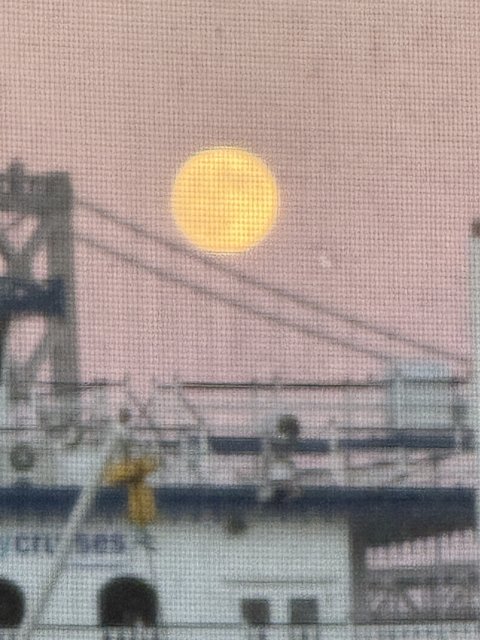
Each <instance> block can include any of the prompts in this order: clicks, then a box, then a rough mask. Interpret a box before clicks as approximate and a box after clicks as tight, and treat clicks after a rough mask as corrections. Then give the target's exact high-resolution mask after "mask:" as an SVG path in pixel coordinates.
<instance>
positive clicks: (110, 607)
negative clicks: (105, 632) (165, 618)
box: [99, 577, 157, 627]
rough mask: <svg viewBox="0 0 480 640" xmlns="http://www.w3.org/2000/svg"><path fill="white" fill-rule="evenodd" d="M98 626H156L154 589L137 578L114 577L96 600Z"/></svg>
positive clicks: (155, 596)
mask: <svg viewBox="0 0 480 640" xmlns="http://www.w3.org/2000/svg"><path fill="white" fill-rule="evenodd" d="M99 609H100V624H101V626H102V627H134V626H136V625H143V626H145V627H154V626H156V624H157V595H156V593H155V590H154V589H153V588H152V587H151V586H150V585H148V584H147V583H146V582H144V581H143V580H140V579H138V578H128V577H123V578H115V579H114V580H112V581H111V582H109V583H108V584H106V585H105V586H104V587H103V589H102V590H101V592H100V597H99Z"/></svg>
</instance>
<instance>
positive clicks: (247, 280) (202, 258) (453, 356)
mask: <svg viewBox="0 0 480 640" xmlns="http://www.w3.org/2000/svg"><path fill="white" fill-rule="evenodd" d="M75 202H76V204H77V205H78V206H80V207H83V208H85V209H88V210H90V211H92V212H93V213H96V214H97V215H99V216H101V217H103V218H104V219H106V220H109V221H110V222H114V223H116V224H118V225H119V226H122V227H124V228H125V229H128V230H129V231H132V232H133V233H135V234H136V235H138V236H140V237H142V238H146V239H148V240H150V241H152V240H153V241H154V242H157V243H159V244H161V245H163V246H164V247H167V248H168V249H169V250H171V251H173V252H176V253H180V254H183V255H186V256H188V257H189V258H191V259H193V260H196V261H197V262H199V263H201V264H203V265H205V266H207V267H209V268H211V269H214V270H216V271H218V272H221V273H224V274H226V275H229V276H231V277H233V278H234V279H236V280H237V281H239V282H241V283H242V284H247V285H249V286H252V287H255V288H257V289H259V290H260V291H264V292H265V293H270V294H273V295H276V296H278V297H279V298H283V299H284V300H288V301H289V302H293V303H295V304H297V305H299V306H302V307H304V308H306V309H311V310H313V311H317V312H319V313H322V314H324V315H326V316H330V317H331V318H335V319H336V320H341V321H342V322H345V323H347V324H350V325H352V326H354V327H357V328H358V329H361V330H363V331H367V332H370V333H373V334H376V335H378V336H382V337H383V338H386V339H387V340H390V341H392V342H399V343H403V344H405V345H408V346H410V347H414V348H416V349H419V350H421V351H424V352H425V353H429V354H431V355H434V356H437V357H439V356H440V357H442V358H446V359H447V360H451V361H452V360H453V361H456V362H464V363H468V362H470V358H468V357H467V356H461V355H459V354H457V353H454V352H452V351H449V350H447V349H442V348H440V347H436V346H435V345H432V344H428V343H425V342H422V341H420V340H416V339H415V338H411V337H409V336H405V335H404V334H402V333H400V332H398V331H394V330H392V329H387V328H386V327H382V326H380V325H377V324H374V323H371V322H367V321H366V320H362V319H361V318H358V317H356V316H353V315H351V314H347V313H345V312H344V311H340V310H339V309H335V308H332V307H330V306H327V305H325V304H322V303H320V302H317V301H315V300H312V299H309V298H307V297H305V296H303V295H300V294H297V293H294V292H292V291H288V290H287V289H283V288H282V287H278V286H276V285H273V284H270V283H267V282H265V281H263V280H260V279H258V278H255V277H253V276H250V275H248V274H246V273H244V272H243V271H240V270H239V269H236V268H235V267H232V266H230V265H226V264H223V263H219V262H216V261H215V260H213V259H212V258H211V257H209V256H206V255H203V254H200V253H198V252H197V251H195V250H194V249H191V248H190V247H187V246H185V245H184V244H181V243H179V242H175V241H174V240H169V239H167V238H164V237H163V236H161V235H160V234H158V233H154V232H152V231H149V230H147V229H146V228H145V227H143V226H141V225H138V224H136V223H134V222H131V221H130V220H127V219H126V218H123V217H121V216H119V215H118V214H117V213H116V212H114V211H111V210H108V209H105V208H104V207H101V206H98V205H97V204H95V203H94V202H91V201H88V200H84V199H77V200H76V201H75Z"/></svg>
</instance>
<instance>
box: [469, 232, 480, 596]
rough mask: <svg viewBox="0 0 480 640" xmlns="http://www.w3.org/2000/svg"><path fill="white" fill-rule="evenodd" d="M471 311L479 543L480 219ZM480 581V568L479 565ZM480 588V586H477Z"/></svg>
mask: <svg viewBox="0 0 480 640" xmlns="http://www.w3.org/2000/svg"><path fill="white" fill-rule="evenodd" d="M469 253H470V311H471V336H472V342H473V377H472V381H471V393H470V398H471V421H472V422H471V424H472V427H473V433H474V442H475V447H476V451H475V454H476V463H477V464H476V471H477V473H476V483H475V484H476V486H475V488H476V491H475V529H476V539H477V544H478V540H479V531H480V220H476V221H475V222H474V223H473V224H472V228H471V234H470V252H469ZM477 580H479V583H480V570H479V567H477ZM477 588H478V586H477Z"/></svg>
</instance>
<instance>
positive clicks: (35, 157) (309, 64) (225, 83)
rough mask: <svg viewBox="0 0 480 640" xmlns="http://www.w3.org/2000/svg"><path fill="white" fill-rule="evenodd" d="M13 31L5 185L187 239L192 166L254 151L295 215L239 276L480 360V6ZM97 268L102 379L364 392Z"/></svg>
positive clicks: (75, 17)
mask: <svg viewBox="0 0 480 640" xmlns="http://www.w3.org/2000/svg"><path fill="white" fill-rule="evenodd" d="M0 24H1V32H0V35H1V38H0V41H1V44H0V47H1V49H0V50H1V60H2V64H1V68H0V105H1V106H0V108H1V114H2V122H1V124H2V126H1V129H0V141H1V143H0V165H1V166H2V167H5V166H6V165H7V164H8V163H9V162H10V161H11V159H12V158H13V157H19V158H21V159H22V160H23V161H24V162H25V164H26V165H27V167H28V169H29V170H32V171H35V170H52V169H61V170H67V171H70V172H71V175H72V179H73V182H74V186H75V190H76V193H77V195H78V196H81V197H86V198H89V199H93V200H95V201H98V202H99V203H101V204H103V205H105V206H107V207H112V208H114V209H116V210H118V211H119V212H120V213H122V214H124V215H126V216H129V217H130V218H131V219H132V220H137V221H139V222H141V223H142V224H144V225H146V226H147V227H148V228H151V229H152V230H156V231H157V232H160V233H162V234H164V235H165V236H166V237H169V238H174V239H179V236H178V233H177V230H176V228H175V226H174V224H173V222H172V219H171V215H170V207H169V195H170V190H171V184H172V180H173V178H174V175H175V171H176V169H177V168H178V166H179V165H180V164H181V163H182V162H183V161H184V160H185V158H186V157H188V156H189V155H190V154H191V153H193V152H195V151H198V150H201V149H204V148H208V147H211V146H222V145H239V146H242V147H245V148H246V149H248V150H250V151H252V152H254V153H257V154H259V155H260V156H262V157H263V158H264V159H265V160H266V161H267V162H268V163H269V165H270V166H271V168H272V170H273V172H274V173H275V175H276V176H277V179H278V182H279V184H280V189H281V215H280V218H279V222H278V226H277V228H276V229H275V231H274V233H273V234H272V235H271V236H270V237H269V239H268V240H267V241H266V242H265V243H263V244H262V245H260V246H258V247H257V248H255V249H254V250H252V251H251V252H249V253H248V254H245V255H242V256H237V257H234V258H232V257H230V258H228V263H229V264H234V265H236V266H238V267H239V268H241V269H243V270H245V271H247V272H249V273H252V274H255V275H257V276H261V277H262V278H263V279H265V280H268V281H270V282H274V283H276V284H280V285H283V286H285V287H287V288H289V289H292V290H299V291H301V292H303V293H305V294H306V295H308V296H310V297H312V298H314V299H317V300H320V301H322V302H327V303H330V304H332V305H334V306H336V307H340V308H343V309H345V310H347V311H351V312H353V313H355V314H357V315H359V316H361V317H364V318H366V319H371V320H374V321H377V322H379V323H382V324H385V325H388V326H391V327H394V328H398V329H401V330H403V331H404V332H405V333H407V334H408V335H411V336H413V337H417V338H421V339H424V340H427V341H429V342H433V343H435V344H438V345H441V346H449V347H450V348H452V349H454V350H457V351H458V352H462V353H463V352H467V351H468V350H469V339H468V316H467V271H466V254H465V243H466V238H467V233H468V225H469V222H470V221H471V219H472V217H474V216H475V215H477V214H478V213H479V207H478V203H479V194H480V180H479V176H478V170H479V148H480V147H479V134H480V122H479V109H478V98H479V96H480V5H479V4H478V2H477V1H476V0H471V1H467V0H463V1H462V0H443V1H442V2H438V1H437V0H431V1H422V0H350V1H349V0H322V1H321V2H317V1H315V0H309V1H308V2H307V1H306V0H297V1H295V2H292V1H291V0H269V1H262V0H254V1H253V0H244V1H243V2H241V3H239V2H234V1H233V0H210V1H208V2H202V1H198V2H193V1H187V0H162V1H160V0H159V1H157V2H155V1H140V0H131V1H130V0H128V1H125V0H122V1H120V0H108V1H106V2H105V1H101V0H94V1H92V0H84V1H83V2H81V3H73V2H57V1H56V0H48V1H38V2H31V0H26V1H21V0H4V1H3V3H2V11H1V16H0ZM90 215H91V214H89V213H88V212H85V211H81V210H80V209H79V210H77V213H76V216H77V218H78V222H77V228H79V229H83V230H84V229H86V228H87V227H88V228H89V229H90V230H91V233H92V234H95V237H98V238H105V237H108V240H109V242H110V243H111V244H113V245H115V244H116V245H118V247H119V248H121V249H127V250H129V251H130V252H131V253H132V255H139V256H141V257H142V258H145V259H147V260H149V261H150V263H151V264H159V265H163V266H165V265H169V267H171V268H172V269H175V270H179V271H180V272H181V273H188V274H190V276H192V277H195V278H196V279H197V281H198V282H202V283H209V284H210V285H211V286H214V287H220V288H221V289H222V290H224V291H231V292H232V293H233V294H235V295H237V294H238V295H239V296H246V295H247V294H246V292H245V291H242V290H241V288H238V287H232V285H229V284H228V282H226V281H225V279H223V278H218V277H217V276H214V275H212V274H207V273H206V272H205V270H203V269H200V268H198V267H193V266H192V265H190V263H189V264H188V265H187V264H186V261H185V260H179V259H178V258H175V257H172V256H170V255H169V254H168V253H167V252H166V251H165V250H160V249H159V248H156V247H155V245H154V244H151V245H149V244H148V243H143V244H142V243H139V242H138V241H136V242H135V243H133V242H130V243H128V242H126V241H125V239H124V237H123V236H120V235H118V233H117V235H116V234H115V233H114V231H113V229H111V228H108V229H106V228H105V229H102V228H101V227H102V225H101V224H100V223H99V222H98V220H95V219H94V217H92V218H91V219H89V216H90ZM219 259H220V260H225V258H219ZM76 261H77V268H78V305H79V319H80V331H81V334H80V345H81V353H82V363H83V372H84V376H85V377H87V378H90V377H92V376H107V377H110V376H112V375H113V376H118V375H121V374H123V372H125V371H128V372H130V373H131V375H132V376H133V377H134V378H135V379H139V380H144V379H147V378H148V377H149V376H151V375H156V376H157V377H158V378H159V379H163V380H169V379H171V378H172V376H174V375H175V376H177V377H179V378H188V379H192V378H206V377H208V378H213V379H219V378H223V377H228V378H230V379H238V378H242V379H244V378H251V377H253V376H256V377H259V378H268V377H269V376H272V375H279V376H283V377H286V378H288V377H302V378H304V379H314V378H319V377H324V376H326V375H330V374H332V373H333V374H335V375H336V374H339V375H340V374H341V375H347V374H348V375H350V377H355V376H356V371H358V367H359V361H358V359H356V358H351V356H350V355H349V354H346V353H345V352H343V351H341V350H339V349H337V348H334V347H328V348H326V347H325V346H322V345H321V344H320V343H317V342H315V341H314V340H310V339H307V338H304V337H301V336H298V335H296V334H294V333H292V332H290V331H280V330H279V329H278V328H271V327H269V325H267V324H265V323H263V322H261V321H254V320H252V319H251V318H249V317H248V316H243V315H238V312H237V314H236V315H237V317H236V319H234V317H233V316H234V315H235V313H234V312H230V311H226V310H225V309H224V308H223V307H220V306H218V305H217V304H214V303H212V302H209V301H206V300H204V299H202V298H197V297H195V296H192V295H191V294H188V293H186V292H184V291H182V290H180V289H175V287H173V286H171V285H168V284H163V283H161V282H157V281H155V280H154V279H150V278H148V277H145V276H140V275H139V274H137V273H135V272H133V271H132V270H131V269H130V270H128V269H127V270H125V269H124V268H122V267H120V266H119V265H118V263H115V262H114V261H112V260H111V259H110V258H102V257H101V256H99V255H98V254H95V253H94V252H93V251H91V250H87V249H85V248H84V247H82V246H81V245H78V250H77V254H76ZM254 300H255V301H256V303H258V304H259V305H263V306H264V307H265V308H270V309H272V310H279V309H281V305H280V306H279V305H278V304H276V303H274V302H273V301H270V300H266V299H262V297H256V298H254ZM284 312H285V313H286V314H287V315H288V316H289V317H292V318H293V317H298V318H303V319H305V320H308V321H313V320H314V316H313V315H312V314H301V313H299V312H298V311H295V310H294V309H290V308H285V310H284ZM316 322H317V323H318V322H319V321H318V320H316ZM325 327H327V328H328V329H329V330H332V331H334V330H336V329H337V327H335V324H334V323H331V322H330V323H326V324H325ZM342 335H346V334H342ZM350 335H351V336H355V332H352V333H351V334H350ZM378 344H381V343H378Z"/></svg>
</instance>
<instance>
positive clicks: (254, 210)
mask: <svg viewBox="0 0 480 640" xmlns="http://www.w3.org/2000/svg"><path fill="white" fill-rule="evenodd" d="M278 201H279V196H278V188H277V183H276V180H275V178H274V176H273V174H272V172H271V171H270V169H269V168H268V167H267V165H266V164H265V162H263V160H262V159H261V158H259V157H258V156H256V155H254V154H252V153H250V152H248V151H245V150H243V149H239V148H233V147H219V148H216V149H207V150H204V151H201V152H199V153H196V154H194V155H192V156H190V158H188V160H187V161H186V162H185V164H184V165H183V166H182V167H181V168H180V170H179V171H178V173H177V176H176V178H175V182H174V185H173V192H172V210H173V217H174V220H175V222H176V224H177V226H178V227H179V229H180V230H181V232H182V233H183V234H184V236H185V237H186V238H187V239H188V240H189V241H190V242H191V243H192V244H193V245H195V246H196V247H197V248H199V249H202V250H203V251H208V252H212V253H241V252H243V251H247V250H248V249H251V248H252V247H254V246H256V245H257V244H259V243H260V242H261V241H262V240H263V239H264V238H265V237H266V236H267V235H268V233H269V232H270V231H271V230H272V228H273V226H274V225H275V222H276V219H277V214H278Z"/></svg>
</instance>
